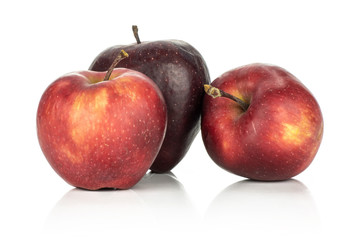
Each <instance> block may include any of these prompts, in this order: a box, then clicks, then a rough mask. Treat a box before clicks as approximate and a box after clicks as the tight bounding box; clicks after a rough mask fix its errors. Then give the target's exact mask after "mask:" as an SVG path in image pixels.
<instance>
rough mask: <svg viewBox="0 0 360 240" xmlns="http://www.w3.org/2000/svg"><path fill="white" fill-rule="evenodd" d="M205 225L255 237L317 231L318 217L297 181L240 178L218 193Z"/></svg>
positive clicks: (307, 193) (210, 207) (313, 204)
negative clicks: (261, 180) (265, 180)
mask: <svg viewBox="0 0 360 240" xmlns="http://www.w3.org/2000/svg"><path fill="white" fill-rule="evenodd" d="M204 225H205V227H206V228H209V227H214V226H216V227H217V228H226V229H231V230H233V231H236V232H242V234H241V235H242V236H245V235H246V234H249V235H252V236H255V235H261V236H264V237H265V236H268V234H270V233H274V234H276V235H277V236H280V235H293V234H294V233H296V235H297V234H302V233H305V234H307V233H308V234H313V233H318V229H319V227H320V225H321V224H320V218H319V215H318V212H317V208H316V204H315V201H314V200H313V198H312V196H311V193H310V191H309V189H308V188H307V187H306V186H305V185H304V184H303V183H301V182H300V181H297V180H294V179H291V180H287V181H279V182H259V181H251V180H244V181H239V182H236V183H234V184H232V185H230V186H228V187H227V188H225V189H224V190H223V191H222V192H220V193H219V194H218V195H217V196H216V197H215V199H214V200H213V201H212V202H211V204H210V206H209V208H208V210H207V212H206V214H205V219H204Z"/></svg>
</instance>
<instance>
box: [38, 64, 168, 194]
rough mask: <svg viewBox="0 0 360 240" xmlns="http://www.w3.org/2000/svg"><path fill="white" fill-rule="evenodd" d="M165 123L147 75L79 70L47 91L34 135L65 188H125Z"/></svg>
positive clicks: (147, 161)
mask: <svg viewBox="0 0 360 240" xmlns="http://www.w3.org/2000/svg"><path fill="white" fill-rule="evenodd" d="M109 74H111V76H110V75H109ZM166 121H167V116H166V104H165V100H164V98H163V96H162V94H161V92H160V90H159V88H158V87H157V86H156V84H155V83H154V82H153V81H152V80H151V79H150V78H149V77H147V76H146V75H144V74H142V73H140V72H136V71H134V70H130V69H123V68H122V69H114V71H113V72H112V73H111V71H110V70H109V72H108V74H107V73H106V72H95V71H80V72H73V73H70V74H67V75H64V76H62V77H60V78H59V79H57V80H56V81H54V82H53V83H52V84H51V85H50V86H49V87H48V88H47V89H46V91H45V92H44V94H43V96H42V98H41V100H40V103H39V107H38V111H37V133H38V139H39V142H40V146H41V149H42V151H43V153H44V155H45V157H46V158H47V160H48V161H49V163H50V165H51V166H52V167H53V169H54V170H55V171H56V172H57V173H58V174H59V175H60V176H61V177H62V178H63V179H64V180H65V181H66V182H68V183H69V184H71V185H73V186H75V187H80V188H85V189H90V190H96V189H100V188H117V189H128V188H130V187H132V186H133V185H135V184H136V183H137V182H138V181H139V180H140V179H141V178H142V177H143V176H144V175H145V173H146V172H147V170H148V169H149V167H150V166H151V164H152V163H153V161H154V159H155V157H156V156H157V154H158V152H159V150H160V147H161V144H162V142H163V139H164V136H165V130H166Z"/></svg>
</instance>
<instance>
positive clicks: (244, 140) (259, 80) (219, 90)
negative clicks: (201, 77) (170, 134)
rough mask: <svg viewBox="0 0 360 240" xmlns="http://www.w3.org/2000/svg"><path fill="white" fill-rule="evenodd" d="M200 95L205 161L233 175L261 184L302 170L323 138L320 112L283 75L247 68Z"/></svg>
mask: <svg viewBox="0 0 360 240" xmlns="http://www.w3.org/2000/svg"><path fill="white" fill-rule="evenodd" d="M211 85H212V86H210V85H206V86H205V89H206V91H207V93H208V94H209V95H211V96H212V97H219V96H222V97H220V98H212V97H211V96H206V97H205V98H204V103H203V111H202V126H201V127H202V128H201V130H202V138H203V141H204V144H205V147H206V150H207V152H208V153H209V155H210V157H211V158H212V159H213V160H214V162H215V163H217V164H218V165H219V166H220V167H222V168H224V169H225V170H227V171H229V172H232V173H234V174H237V175H240V176H243V177H246V178H250V179H254V180H263V181H274V180H285V179H289V178H291V177H293V176H295V175H297V174H299V173H301V172H302V171H303V170H304V169H306V168H307V167H308V166H309V164H310V163H311V162H312V160H313V159H314V157H315V154H316V153H317V151H318V148H319V146H320V142H321V139H322V135H323V118H322V114H321V111H320V107H319V105H318V103H317V101H316V100H315V98H314V96H313V95H312V94H311V93H310V91H309V90H308V89H307V88H306V87H305V86H304V85H303V84H302V83H301V82H300V81H299V80H298V79H297V78H296V77H294V76H293V75H292V74H290V73H289V72H287V71H286V70H284V69H282V68H280V67H277V66H271V65H264V64H252V65H247V66H243V67H240V68H236V69H233V70H231V71H229V72H227V73H225V74H223V75H222V76H220V77H219V78H217V79H215V80H214V82H212V84H211Z"/></svg>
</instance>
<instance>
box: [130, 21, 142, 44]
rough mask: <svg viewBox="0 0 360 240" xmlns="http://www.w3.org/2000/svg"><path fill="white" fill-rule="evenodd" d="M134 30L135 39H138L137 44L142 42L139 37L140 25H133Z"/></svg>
mask: <svg viewBox="0 0 360 240" xmlns="http://www.w3.org/2000/svg"><path fill="white" fill-rule="evenodd" d="M132 30H133V33H134V36H135V39H136V42H137V44H140V43H141V42H140V38H139V30H138V27H137V26H136V25H133V26H132Z"/></svg>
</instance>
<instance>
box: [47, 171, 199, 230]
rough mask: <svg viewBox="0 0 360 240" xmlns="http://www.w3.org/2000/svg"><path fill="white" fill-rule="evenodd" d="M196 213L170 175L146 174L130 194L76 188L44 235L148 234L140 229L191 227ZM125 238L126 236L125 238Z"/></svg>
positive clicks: (56, 209) (53, 214)
mask: <svg viewBox="0 0 360 240" xmlns="http://www.w3.org/2000/svg"><path fill="white" fill-rule="evenodd" d="M193 219H194V209H193V206H192V203H191V202H190V200H189V198H188V196H187V194H186V192H185V190H184V188H183V186H182V184H181V183H180V182H179V181H178V180H177V179H176V177H175V176H174V175H173V174H172V173H171V172H169V173H165V174H155V173H147V174H146V175H145V176H144V177H143V179H142V180H141V181H140V182H139V183H138V184H137V185H135V186H134V187H133V188H132V189H129V190H110V189H103V190H98V191H87V190H82V189H78V188H74V189H72V190H70V191H69V192H67V193H66V194H65V195H64V196H63V197H62V198H61V199H60V200H59V201H58V203H57V204H56V205H55V207H54V208H53V209H52V211H51V212H50V214H49V216H48V218H47V220H46V223H45V232H46V233H48V234H49V233H50V234H54V233H55V234H57V233H61V234H66V233H68V234H73V233H80V234H85V233H106V232H113V231H120V232H122V234H125V233H126V232H128V233H129V234H131V233H134V229H136V230H137V232H136V231H135V233H134V234H135V235H136V234H145V233H146V231H144V232H142V231H138V230H139V229H148V230H150V229H153V228H154V227H158V226H159V225H162V226H163V227H164V228H165V229H172V228H178V227H179V226H181V225H183V226H184V225H185V226H187V225H189V226H190V224H191V221H193ZM122 236H123V235H122Z"/></svg>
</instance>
